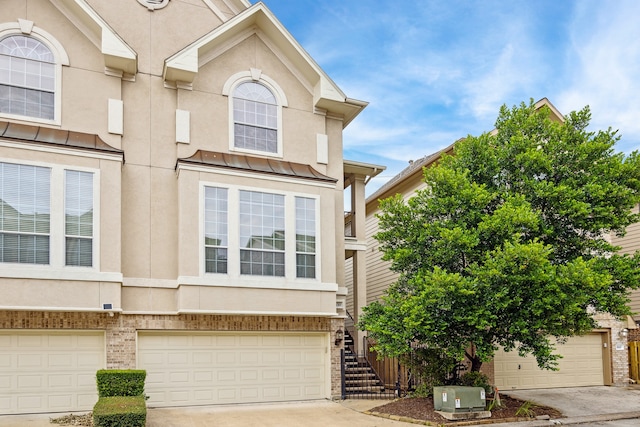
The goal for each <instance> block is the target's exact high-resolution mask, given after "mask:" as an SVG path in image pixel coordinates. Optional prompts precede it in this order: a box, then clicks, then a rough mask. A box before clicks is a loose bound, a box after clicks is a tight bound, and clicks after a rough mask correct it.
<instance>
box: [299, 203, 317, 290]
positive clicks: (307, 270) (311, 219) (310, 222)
mask: <svg viewBox="0 0 640 427" xmlns="http://www.w3.org/2000/svg"><path fill="white" fill-rule="evenodd" d="M296 277H304V278H307V279H315V277H316V200H315V199H311V198H308V197H296Z"/></svg>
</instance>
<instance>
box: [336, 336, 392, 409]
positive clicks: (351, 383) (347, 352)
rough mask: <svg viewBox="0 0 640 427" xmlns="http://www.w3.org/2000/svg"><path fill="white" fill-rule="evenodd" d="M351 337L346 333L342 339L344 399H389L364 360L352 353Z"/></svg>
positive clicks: (376, 376)
mask: <svg viewBox="0 0 640 427" xmlns="http://www.w3.org/2000/svg"><path fill="white" fill-rule="evenodd" d="M353 348H354V346H353V337H352V336H351V334H349V332H348V331H346V332H345V337H344V378H343V382H344V383H343V391H344V394H345V396H344V397H345V399H358V398H359V399H376V398H385V399H386V398H389V393H391V394H392V395H393V393H394V391H393V390H392V391H385V387H384V384H383V383H382V381H380V378H378V375H377V374H376V372H375V371H374V370H373V368H372V367H371V365H370V364H369V363H368V361H367V360H366V358H364V357H358V355H357V354H355V353H354V352H353Z"/></svg>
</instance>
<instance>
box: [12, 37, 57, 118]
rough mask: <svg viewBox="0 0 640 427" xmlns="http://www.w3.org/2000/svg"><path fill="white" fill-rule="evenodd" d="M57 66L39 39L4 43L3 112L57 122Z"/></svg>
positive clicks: (13, 40) (48, 50) (27, 38)
mask: <svg viewBox="0 0 640 427" xmlns="http://www.w3.org/2000/svg"><path fill="white" fill-rule="evenodd" d="M55 86H56V64H55V57H54V55H53V53H52V52H51V50H50V49H49V48H48V47H47V46H46V45H44V44H43V43H42V42H40V41H39V40H37V39H35V38H33V37H27V36H23V35H11V36H8V37H5V38H3V39H2V40H0V113H5V114H16V115H20V116H28V117H35V118H39V119H48V120H53V119H54V118H55V91H56V87H55Z"/></svg>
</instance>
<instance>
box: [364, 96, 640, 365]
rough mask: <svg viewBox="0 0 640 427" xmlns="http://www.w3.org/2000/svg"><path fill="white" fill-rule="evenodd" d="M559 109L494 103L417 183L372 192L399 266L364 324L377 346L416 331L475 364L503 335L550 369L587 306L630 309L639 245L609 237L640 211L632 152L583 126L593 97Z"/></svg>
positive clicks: (385, 240)
mask: <svg viewBox="0 0 640 427" xmlns="http://www.w3.org/2000/svg"><path fill="white" fill-rule="evenodd" d="M554 117H555V116H553V115H552V114H551V111H550V110H549V109H548V108H547V107H546V106H545V107H542V108H536V106H535V104H534V103H533V102H532V101H531V102H530V103H529V104H525V103H522V104H520V105H519V106H514V107H513V108H511V109H509V108H507V107H506V106H503V107H502V108H501V109H500V113H499V116H498V119H497V121H496V129H495V131H493V132H491V133H485V134H483V135H481V136H479V137H473V136H469V137H467V138H465V139H463V140H461V141H459V142H457V143H456V144H455V147H454V152H453V155H451V156H446V155H444V156H443V157H442V159H441V160H440V161H439V162H438V164H437V165H436V166H434V167H430V168H427V169H425V170H424V179H425V182H426V184H427V186H426V188H425V189H424V190H420V191H417V192H416V194H415V195H414V196H413V197H412V198H411V199H409V200H408V201H405V200H404V199H403V197H402V196H401V195H397V196H396V197H392V198H390V199H387V200H383V201H381V202H380V206H381V213H380V214H379V215H378V217H379V221H380V222H379V224H380V232H379V233H378V234H377V235H376V236H375V237H376V239H377V240H378V241H379V242H380V247H381V250H382V252H383V259H384V260H388V261H391V269H392V270H393V271H395V272H398V273H400V275H399V279H398V281H397V282H396V283H394V284H393V285H392V286H391V287H390V288H389V289H388V290H387V292H386V294H385V296H384V297H383V298H382V300H381V301H380V302H374V303H372V304H370V305H369V306H367V307H365V310H364V316H363V317H362V320H361V322H360V324H359V326H360V327H361V328H362V329H366V330H368V331H369V335H370V336H371V337H372V338H374V340H375V342H376V344H375V347H376V350H377V351H379V352H380V353H382V354H384V355H388V356H398V355H401V354H405V353H407V352H409V351H410V346H411V345H412V344H414V345H415V343H419V344H421V345H422V346H423V347H428V348H434V349H440V350H441V351H442V352H443V353H444V354H446V355H448V356H453V357H458V358H460V360H461V359H462V358H463V357H464V356H465V355H466V356H467V357H468V358H469V359H470V360H471V362H472V370H474V371H477V370H479V369H480V366H481V365H482V362H483V361H487V360H489V359H491V358H492V357H493V355H494V353H495V351H496V350H497V349H498V346H502V347H504V348H505V350H507V351H511V350H514V349H517V350H518V351H519V353H520V354H521V355H526V354H533V355H534V356H535V357H536V359H537V362H538V365H539V366H540V367H541V368H547V369H553V368H554V367H555V366H556V365H557V359H558V356H557V355H556V354H554V349H555V348H554V342H556V341H557V342H563V341H564V340H566V338H567V337H570V336H573V335H579V334H584V333H586V332H588V331H589V330H591V329H593V328H594V327H595V326H596V323H595V321H594V318H593V316H592V315H593V313H594V312H606V313H611V314H612V315H614V316H623V315H625V314H628V313H629V311H628V310H629V309H628V307H627V302H628V292H629V289H631V288H636V287H637V286H638V283H639V281H640V257H638V256H623V255H618V254H616V249H617V248H615V247H614V246H612V245H611V243H609V241H608V240H607V236H608V235H609V233H613V234H622V233H624V230H625V227H627V226H628V225H629V224H631V223H634V222H637V221H638V220H639V219H640V217H639V215H638V214H636V213H633V212H637V209H636V210H633V209H632V208H633V207H634V206H635V205H636V204H637V203H638V202H639V201H640V158H639V156H638V155H637V154H636V153H635V152H634V153H632V154H630V155H627V156H625V155H624V154H622V153H618V152H615V151H614V145H615V143H616V142H617V141H618V139H619V137H618V135H617V133H616V131H612V130H611V129H609V130H606V131H598V132H591V131H589V130H587V127H588V125H589V121H590V119H591V114H590V111H589V108H588V107H585V108H584V109H583V110H581V111H578V112H572V113H570V114H569V115H568V116H566V117H565V118H564V120H561V121H560V120H557V118H555V119H554ZM552 338H555V339H552Z"/></svg>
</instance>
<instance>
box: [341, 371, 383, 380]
mask: <svg viewBox="0 0 640 427" xmlns="http://www.w3.org/2000/svg"><path fill="white" fill-rule="evenodd" d="M344 376H345V378H347V379H356V378H375V377H376V374H374V373H373V372H345V373H344Z"/></svg>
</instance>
